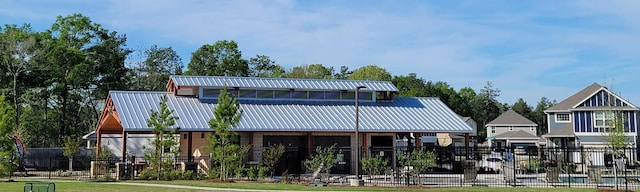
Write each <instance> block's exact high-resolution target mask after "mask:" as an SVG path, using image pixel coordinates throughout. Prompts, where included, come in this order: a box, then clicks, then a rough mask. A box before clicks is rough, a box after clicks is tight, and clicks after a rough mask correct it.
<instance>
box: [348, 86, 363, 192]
mask: <svg viewBox="0 0 640 192" xmlns="http://www.w3.org/2000/svg"><path fill="white" fill-rule="evenodd" d="M365 88H367V87H365V86H358V87H356V179H355V180H356V181H354V182H357V183H354V182H351V185H355V186H360V185H361V183H360V182H361V180H360V138H359V135H360V133H358V128H359V124H358V116H359V114H358V99H359V98H358V92H359V91H360V89H365Z"/></svg>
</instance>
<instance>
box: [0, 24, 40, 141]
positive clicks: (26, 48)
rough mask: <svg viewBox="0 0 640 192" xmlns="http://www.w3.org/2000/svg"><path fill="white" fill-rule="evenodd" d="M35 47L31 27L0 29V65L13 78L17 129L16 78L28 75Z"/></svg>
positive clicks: (6, 26) (17, 96)
mask: <svg viewBox="0 0 640 192" xmlns="http://www.w3.org/2000/svg"><path fill="white" fill-rule="evenodd" d="M35 47H36V39H35V33H33V32H32V31H31V26H29V25H27V24H24V25H22V26H21V27H17V26H16V25H5V27H4V29H2V28H0V64H2V65H3V67H5V68H6V70H7V71H6V72H7V73H8V74H9V75H11V76H12V77H13V80H12V84H13V89H12V96H13V105H14V108H13V111H14V113H15V114H16V115H15V119H14V125H15V128H16V129H17V128H18V127H19V125H20V121H19V117H20V108H19V107H18V106H20V103H19V101H18V98H19V97H20V96H19V95H20V94H21V93H18V77H20V76H21V75H23V74H27V73H29V71H30V70H31V68H32V62H31V58H33V57H34V54H35Z"/></svg>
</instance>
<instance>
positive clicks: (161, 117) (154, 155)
mask: <svg viewBox="0 0 640 192" xmlns="http://www.w3.org/2000/svg"><path fill="white" fill-rule="evenodd" d="M173 112H174V110H173V109H169V107H168V106H167V96H166V95H165V96H162V99H161V100H160V111H155V110H153V109H151V115H150V116H149V119H147V126H149V127H150V128H151V129H152V130H151V132H152V133H153V134H154V136H155V139H154V140H153V141H152V142H151V144H152V145H153V149H151V150H148V151H145V159H147V160H148V161H150V166H151V167H153V168H154V169H157V172H158V178H157V179H158V180H160V174H161V171H162V169H163V168H165V166H167V165H170V164H169V162H164V161H163V157H164V150H165V149H172V150H173V152H174V153H177V151H176V149H177V147H176V146H177V145H178V141H176V139H175V134H176V132H177V131H178V130H179V129H180V127H176V126H175V124H176V121H177V120H178V117H177V116H174V115H173Z"/></svg>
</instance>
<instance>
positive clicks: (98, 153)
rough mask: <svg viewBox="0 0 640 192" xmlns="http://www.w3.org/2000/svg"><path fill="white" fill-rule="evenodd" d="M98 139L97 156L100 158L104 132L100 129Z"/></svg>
mask: <svg viewBox="0 0 640 192" xmlns="http://www.w3.org/2000/svg"><path fill="white" fill-rule="evenodd" d="M96 134H97V136H98V137H97V138H98V140H97V141H96V156H98V157H99V156H100V149H102V131H101V130H100V129H97V130H96Z"/></svg>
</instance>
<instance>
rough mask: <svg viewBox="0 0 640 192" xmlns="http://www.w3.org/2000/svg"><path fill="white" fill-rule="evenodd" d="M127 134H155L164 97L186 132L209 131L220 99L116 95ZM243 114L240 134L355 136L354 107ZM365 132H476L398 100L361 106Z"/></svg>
mask: <svg viewBox="0 0 640 192" xmlns="http://www.w3.org/2000/svg"><path fill="white" fill-rule="evenodd" d="M110 95H111V98H112V99H113V102H114V105H115V106H116V110H117V111H118V114H119V115H120V120H121V123H122V126H123V127H124V128H125V131H150V129H149V128H148V127H147V126H146V120H147V119H148V118H149V114H150V112H149V111H150V110H151V109H153V110H156V111H157V110H158V109H159V104H158V103H159V102H160V98H161V97H162V95H167V97H168V100H167V105H168V106H169V108H171V109H173V110H175V112H174V115H176V116H178V117H179V119H178V120H177V121H176V124H177V126H178V127H180V129H181V131H209V125H208V121H209V119H211V118H213V110H214V109H215V107H216V102H217V101H216V100H202V99H198V98H191V97H179V96H174V95H173V94H171V93H165V92H132V91H111V92H110ZM239 102H240V107H241V109H242V110H243V111H244V112H243V116H242V119H241V121H240V123H239V124H238V127H237V128H236V129H235V130H236V131H330V132H351V131H354V128H355V107H354V103H353V102H343V101H287V100H246V101H245V100H243V101H239ZM359 110H360V127H359V128H360V129H359V130H360V131H363V132H465V133H470V132H473V129H472V128H470V127H469V126H468V125H467V124H466V123H465V122H464V121H462V120H461V119H460V118H459V117H458V115H456V114H455V113H454V112H453V111H452V110H451V109H449V107H447V106H446V105H445V104H444V103H443V102H442V101H440V100H439V99H438V98H406V97H397V98H396V99H395V100H394V101H393V102H377V103H376V102H362V103H361V104H360V108H359Z"/></svg>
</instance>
